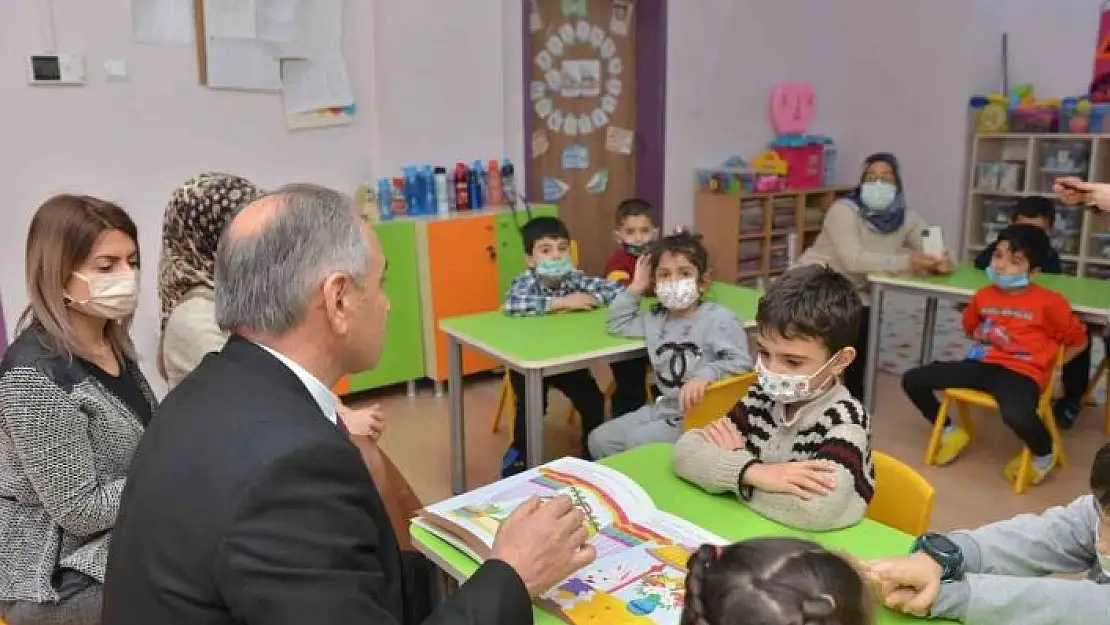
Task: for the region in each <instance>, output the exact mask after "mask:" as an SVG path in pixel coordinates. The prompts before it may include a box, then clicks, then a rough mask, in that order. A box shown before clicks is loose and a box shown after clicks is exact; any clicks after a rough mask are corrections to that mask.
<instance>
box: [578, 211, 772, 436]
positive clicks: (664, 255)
mask: <svg viewBox="0 0 1110 625" xmlns="http://www.w3.org/2000/svg"><path fill="white" fill-rule="evenodd" d="M708 266H709V254H708V252H706V250H705V246H703V245H702V243H701V237H700V236H699V235H696V234H692V233H689V232H681V231H680V232H677V233H675V234H672V235H669V236H666V237H663V238H662V239H661V240H660V241H658V243H656V244H653V245H652V246H651V250H650V252H649V253H648V254H643V255H641V256H640V258H639V259H638V260H637V261H636V270H635V274H634V275H633V277H632V282H630V283H629V285H628V288H627V290H625V291H624V292H623V293H621V294H619V295H617V297H616V299H614V300H613V303H612V305H611V306H610V308H609V320H608V322H607V323H606V329H607V330H608V331H609V333H610V334H618V335H621V336H627V337H633V338H643V339H644V341H645V343H647V352H648V358H649V359H650V360H651V366H652V369H653V370H654V372H655V383H656V386H658V387H659V390H660V396H659V398H658V399H657V400H656V401H655V403H653V404H648V405H646V406H643V407H642V408H640V409H638V410H634V411H632V412H630V413H628V414H625V415H623V416H620V417H618V418H616V419H613V420H612V421H610V422H608V423H606V424H604V425H602V426H600V427H598V428H597V429H596V430H594V432H593V433H592V434H591V435H590V438H589V446H590V453H591V454H592V455H593V457H594V458H604V457H606V456H611V455H613V454H616V453H620V452H622V451H625V450H626V449H631V448H633V447H637V446H639V445H645V444H648V443H673V442H674V441H676V440H678V436H679V434H681V433H682V415H683V413H685V412H686V411H687V410H689V409H690V408H691V407H693V406H694V405H696V404H697V403H698V402H699V401H701V398H702V395H704V393H705V387H706V386H708V385H709V384H710V383H711V382H715V381H717V380H720V379H722V378H724V377H726V376H729V375H732V374H736V373H741V372H743V371H747V370H749V369H751V364H752V361H751V357H750V356H749V355H748V337H747V335H746V334H745V333H744V329H743V327H742V326H741V325H740V320H739V319H737V318H736V315H734V314H733V313H732V311H730V310H728V309H727V308H724V307H722V306H718V305H717V304H714V303H712V302H703V301H701V296H702V294H703V293H704V292H705V289H706V287H707V286H708V285H709V276H708V273H707V272H708ZM653 277H654V282H655V294H656V296H657V297H658V298H659V305H658V306H656V307H654V308H652V309H651V310H649V311H641V310H640V301H641V299H642V298H643V295H644V293H645V292H646V291H647V290H648V289H649V288H650V287H651V284H652V278H653Z"/></svg>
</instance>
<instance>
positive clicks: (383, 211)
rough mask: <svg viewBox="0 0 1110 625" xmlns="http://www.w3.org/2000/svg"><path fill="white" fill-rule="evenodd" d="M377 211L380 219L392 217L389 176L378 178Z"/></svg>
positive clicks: (391, 193) (391, 195)
mask: <svg viewBox="0 0 1110 625" xmlns="http://www.w3.org/2000/svg"><path fill="white" fill-rule="evenodd" d="M378 213H379V214H380V215H381V218H382V221H386V220H389V219H393V192H392V189H391V185H390V182H389V178H381V179H379V180H378Z"/></svg>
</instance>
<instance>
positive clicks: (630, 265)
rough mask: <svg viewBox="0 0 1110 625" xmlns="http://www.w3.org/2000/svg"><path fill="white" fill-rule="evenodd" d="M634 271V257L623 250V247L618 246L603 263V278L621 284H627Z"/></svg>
mask: <svg viewBox="0 0 1110 625" xmlns="http://www.w3.org/2000/svg"><path fill="white" fill-rule="evenodd" d="M634 273H636V257H635V256H633V255H632V254H629V253H628V252H626V251H624V248H618V249H617V251H615V252H613V255H612V256H610V257H609V261H608V262H606V263H605V279H606V280H609V281H610V282H616V283H617V284H619V285H621V286H628V283H629V282H631V281H632V275H633V274H634Z"/></svg>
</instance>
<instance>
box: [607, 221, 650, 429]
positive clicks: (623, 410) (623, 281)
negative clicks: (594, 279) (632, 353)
mask: <svg viewBox="0 0 1110 625" xmlns="http://www.w3.org/2000/svg"><path fill="white" fill-rule="evenodd" d="M654 212H655V209H653V208H652V206H651V204H649V203H648V202H647V200H641V199H630V200H625V201H623V202H621V203H620V205H619V206H617V216H616V228H615V229H614V230H613V238H615V239H616V241H617V245H619V246H620V247H619V248H617V250H616V251H615V252H613V255H612V256H610V257H609V262H607V263H605V274H604V275H605V278H606V279H607V280H609V281H610V282H616V283H617V284H619V285H621V286H625V287H626V286H628V283H629V282H630V281H631V280H632V275H633V274H634V273H636V261H637V260H638V259H639V258H640V256H641V255H642V254H644V253H645V252H646V248H647V246H648V245H650V244H651V242H652V241H654V240H655V237H656V233H657V231H656V228H655V223H654V222H653V221H652V214H653V213H654ZM648 366H649V365H648V359H647V356H642V357H640V358H633V359H632V360H622V361H620V362H614V363H612V364H610V365H609V368H610V369H612V371H613V382H614V383H615V384H616V392H614V393H613V411H612V412H613V418H614V419H615V418H617V417H619V416H621V415H623V414H627V413H629V412H632V411H634V410H639V409H640V407H641V406H643V405H644V404H646V403H647V373H648Z"/></svg>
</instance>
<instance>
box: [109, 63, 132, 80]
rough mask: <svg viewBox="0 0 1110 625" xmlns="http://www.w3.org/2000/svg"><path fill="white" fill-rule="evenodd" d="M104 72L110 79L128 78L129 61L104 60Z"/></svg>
mask: <svg viewBox="0 0 1110 625" xmlns="http://www.w3.org/2000/svg"><path fill="white" fill-rule="evenodd" d="M104 72H105V73H106V74H107V75H108V80H127V61H124V60H123V59H108V60H107V61H104Z"/></svg>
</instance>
